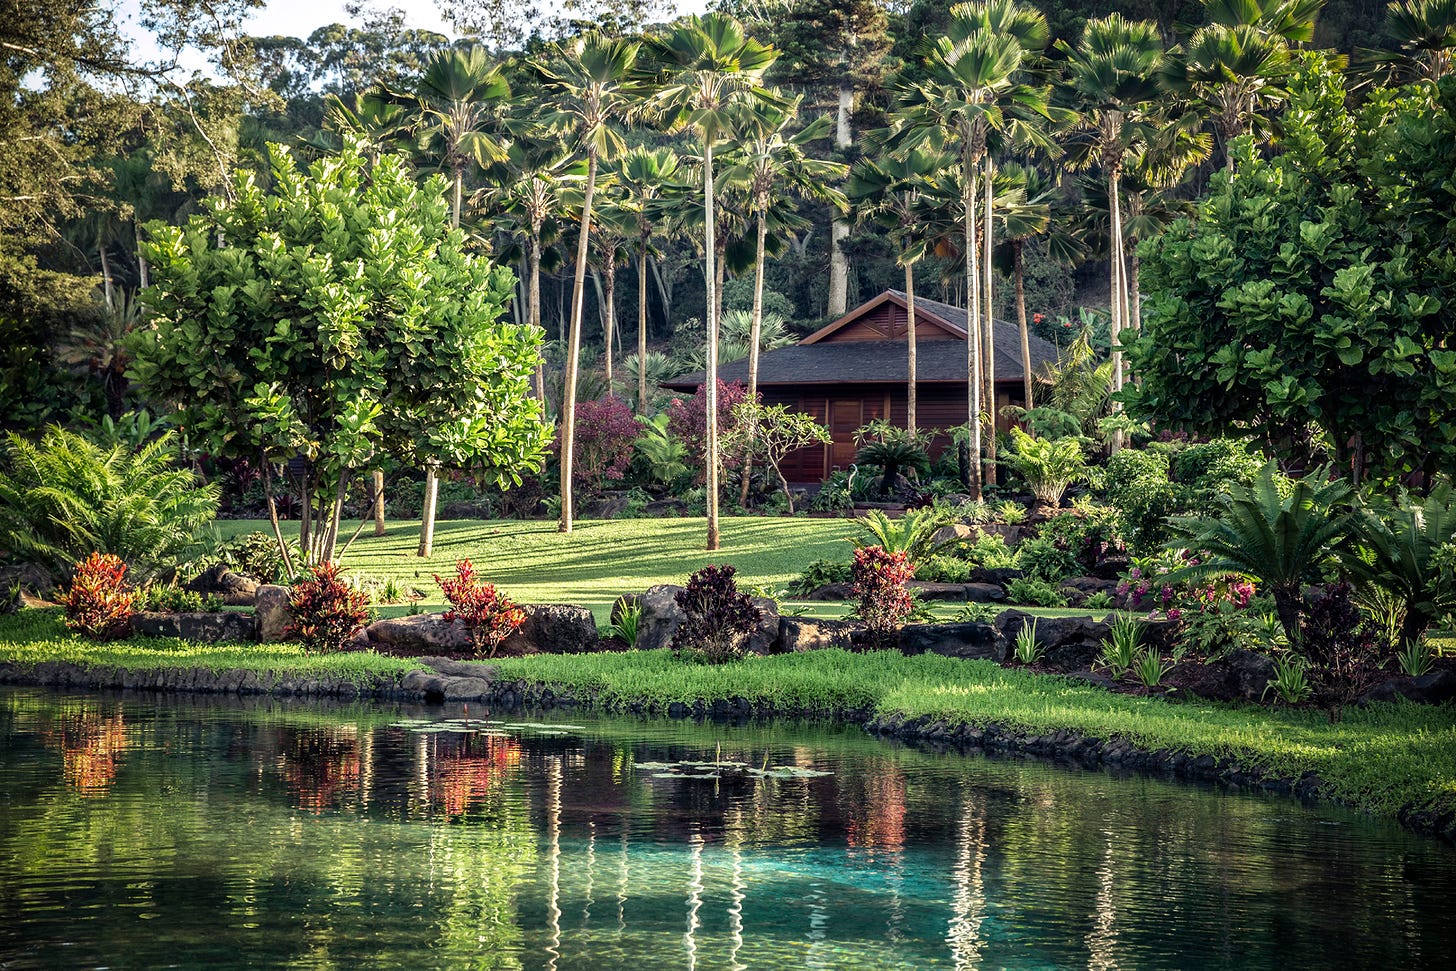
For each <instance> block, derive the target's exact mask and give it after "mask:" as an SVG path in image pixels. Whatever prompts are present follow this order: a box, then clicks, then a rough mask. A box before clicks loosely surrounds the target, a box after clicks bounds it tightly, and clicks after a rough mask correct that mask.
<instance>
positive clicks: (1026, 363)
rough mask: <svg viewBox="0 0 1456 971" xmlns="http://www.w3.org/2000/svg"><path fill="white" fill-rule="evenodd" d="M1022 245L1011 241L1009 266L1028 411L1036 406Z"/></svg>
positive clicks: (1023, 387) (1022, 380) (1022, 385)
mask: <svg viewBox="0 0 1456 971" xmlns="http://www.w3.org/2000/svg"><path fill="white" fill-rule="evenodd" d="M1024 245H1025V243H1024V242H1023V241H1022V240H1019V239H1013V240H1012V241H1011V266H1012V274H1013V275H1014V277H1015V280H1016V326H1017V328H1018V329H1019V330H1020V331H1021V390H1022V393H1023V395H1025V397H1026V401H1025V402H1024V404H1025V406H1026V410H1027V411H1030V410H1031V409H1033V408H1035V407H1036V404H1035V403H1034V401H1033V400H1032V396H1031V385H1032V380H1031V335H1030V332H1029V331H1028V330H1027V327H1026V273H1025V268H1024V267H1023V265H1022V261H1021V250H1022V247H1023V246H1024Z"/></svg>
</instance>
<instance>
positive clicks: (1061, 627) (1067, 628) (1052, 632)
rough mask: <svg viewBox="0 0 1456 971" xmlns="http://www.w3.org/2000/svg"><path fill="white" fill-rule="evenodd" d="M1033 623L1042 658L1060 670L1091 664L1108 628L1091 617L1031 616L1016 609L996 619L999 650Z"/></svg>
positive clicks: (1098, 652) (1108, 632) (1013, 641)
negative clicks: (1043, 650) (999, 641)
mask: <svg viewBox="0 0 1456 971" xmlns="http://www.w3.org/2000/svg"><path fill="white" fill-rule="evenodd" d="M1031 623H1035V624H1036V640H1037V643H1039V644H1041V645H1042V647H1043V648H1044V649H1045V653H1044V654H1043V655H1042V659H1043V661H1045V662H1046V663H1047V664H1049V665H1051V666H1052V667H1056V668H1060V669H1062V670H1064V671H1081V670H1085V669H1086V668H1089V667H1091V665H1092V663H1093V662H1094V661H1095V660H1096V659H1097V656H1098V655H1099V654H1101V653H1102V645H1103V642H1104V641H1105V640H1107V638H1108V637H1109V636H1110V635H1111V633H1112V630H1111V628H1110V627H1108V626H1107V625H1106V624H1104V623H1101V622H1099V621H1095V620H1093V619H1092V618H1091V617H1034V616H1033V615H1031V614H1028V613H1025V612H1023V611H1020V610H1007V611H1004V612H1002V614H1001V615H1000V616H999V617H997V618H996V630H997V632H998V633H999V634H1000V637H1001V641H1002V645H1001V646H1002V649H1003V650H1005V651H1009V650H1010V648H1011V646H1012V645H1013V644H1015V643H1016V635H1017V634H1019V633H1021V629H1022V627H1024V626H1026V625H1027V624H1031Z"/></svg>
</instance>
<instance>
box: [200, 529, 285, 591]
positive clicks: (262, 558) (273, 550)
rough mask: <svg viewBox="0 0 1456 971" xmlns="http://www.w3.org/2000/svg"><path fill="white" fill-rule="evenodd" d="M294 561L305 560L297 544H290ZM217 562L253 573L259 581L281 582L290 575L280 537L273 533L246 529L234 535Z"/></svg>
mask: <svg viewBox="0 0 1456 971" xmlns="http://www.w3.org/2000/svg"><path fill="white" fill-rule="evenodd" d="M290 547H291V548H290V552H291V553H292V554H293V562H294V563H302V562H303V552H302V550H300V549H299V548H298V545H297V544H296V543H295V544H290ZM218 562H220V563H222V564H223V565H224V566H226V567H227V568H228V569H229V570H232V571H233V572H234V573H241V574H243V575H245V576H250V577H252V578H253V579H254V580H257V581H258V582H259V583H278V582H279V581H281V580H284V579H286V578H287V575H286V572H285V568H284V564H283V554H282V552H280V551H279V549H278V540H277V539H275V538H274V537H273V535H272V534H270V533H259V532H254V533H244V534H243V535H242V536H237V537H234V538H233V539H231V540H229V541H228V542H227V543H225V544H224V545H223V547H222V548H221V549H220V550H219V551H218Z"/></svg>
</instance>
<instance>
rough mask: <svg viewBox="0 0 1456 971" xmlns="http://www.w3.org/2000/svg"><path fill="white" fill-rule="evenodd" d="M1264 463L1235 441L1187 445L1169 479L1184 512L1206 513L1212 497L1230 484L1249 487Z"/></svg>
mask: <svg viewBox="0 0 1456 971" xmlns="http://www.w3.org/2000/svg"><path fill="white" fill-rule="evenodd" d="M1263 464H1264V460H1263V459H1261V458H1259V456H1257V455H1255V454H1254V453H1252V452H1250V451H1249V445H1248V443H1247V442H1245V441H1243V440H1241V439H1237V438H1215V439H1213V440H1212V441H1209V442H1200V443H1199V444H1197V445H1189V446H1188V447H1187V448H1185V449H1183V450H1181V451H1180V452H1178V454H1177V455H1176V456H1175V457H1174V459H1173V478H1174V479H1176V480H1177V482H1178V491H1179V492H1180V493H1181V501H1182V503H1183V505H1184V507H1185V508H1188V509H1192V510H1195V511H1197V512H1198V513H1200V514H1201V513H1204V512H1206V511H1208V510H1210V509H1211V508H1212V507H1213V505H1214V502H1215V500H1216V497H1217V496H1219V495H1220V494H1222V492H1223V490H1224V489H1225V488H1226V487H1227V486H1228V485H1229V484H1230V483H1236V484H1238V485H1243V486H1248V485H1253V483H1254V480H1255V479H1256V478H1258V476H1259V469H1260V468H1261V467H1262V466H1263Z"/></svg>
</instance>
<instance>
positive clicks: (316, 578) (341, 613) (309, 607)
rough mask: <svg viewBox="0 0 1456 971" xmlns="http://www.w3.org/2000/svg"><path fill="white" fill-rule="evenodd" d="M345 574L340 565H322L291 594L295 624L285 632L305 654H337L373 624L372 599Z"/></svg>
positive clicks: (290, 605)
mask: <svg viewBox="0 0 1456 971" xmlns="http://www.w3.org/2000/svg"><path fill="white" fill-rule="evenodd" d="M341 573H342V570H341V568H340V567H339V565H338V564H337V563H334V562H332V561H330V562H328V563H321V564H319V565H318V566H316V567H314V568H313V570H312V571H311V573H310V576H309V578H308V579H306V580H300V581H299V582H298V583H295V584H294V585H293V589H292V590H291V591H290V592H289V595H288V609H289V612H290V613H292V614H293V623H291V624H289V625H288V627H286V628H284V631H283V636H284V637H288V638H292V639H295V640H297V641H298V642H299V643H300V644H302V645H303V649H304V650H305V651H308V652H318V653H320V654H322V653H327V652H329V651H337V650H339V649H340V648H342V647H343V646H344V644H345V643H347V642H348V640H349V639H350V638H351V637H353V636H354V635H355V634H357V633H359V632H360V631H361V630H363V629H364V625H366V624H368V623H369V598H368V597H367V596H365V595H364V594H363V593H361V592H360V591H358V590H355V589H354V588H353V587H352V586H350V585H349V584H348V582H346V581H345V580H344V578H343V577H342V576H341Z"/></svg>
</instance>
